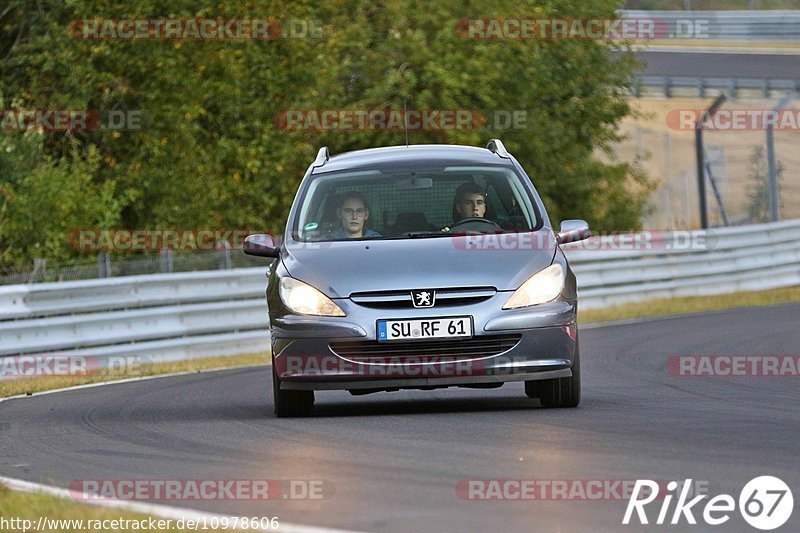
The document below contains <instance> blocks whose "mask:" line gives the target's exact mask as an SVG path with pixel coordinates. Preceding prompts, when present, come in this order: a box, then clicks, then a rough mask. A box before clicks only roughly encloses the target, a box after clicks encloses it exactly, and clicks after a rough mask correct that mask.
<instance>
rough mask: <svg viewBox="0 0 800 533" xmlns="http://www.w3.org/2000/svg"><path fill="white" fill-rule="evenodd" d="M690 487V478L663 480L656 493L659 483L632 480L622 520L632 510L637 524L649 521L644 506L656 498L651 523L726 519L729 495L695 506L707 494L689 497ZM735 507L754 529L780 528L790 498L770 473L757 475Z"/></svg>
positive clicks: (789, 511)
mask: <svg viewBox="0 0 800 533" xmlns="http://www.w3.org/2000/svg"><path fill="white" fill-rule="evenodd" d="M691 486H692V480H691V479H687V480H686V482H684V483H683V484H682V485H679V484H678V482H676V481H670V482H669V483H667V487H666V494H659V488H661V485H660V484H659V483H657V482H655V481H652V480H649V479H644V480H643V479H638V480H636V485H634V487H633V494H631V497H630V499H629V500H628V507H627V508H626V509H625V516H624V517H623V518H622V523H623V524H625V525H628V524H630V523H631V519H632V518H633V516H634V511H635V513H636V519H638V521H639V524H649V523H650V521H649V520H652V515H651V516H650V517H649V518H648V516H647V513H646V512H645V507H646V506H647V505H648V504H650V503H652V502H653V501H655V500H656V499H659V500H660V501H661V508H660V510H659V512H658V518H656V520H655V522H654V523H655V524H658V525H664V524H673V525H676V524H680V523H681V522H682V521H683V520H685V523H687V524H697V518H696V517H695V513H697V514H698V515H699V517H701V518H702V520H703V521H704V522H705V523H706V524H708V525H711V526H718V525H721V524H724V523H725V522H727V521H728V520H730V518H731V514H732V512H733V511H735V510H736V504H737V502H736V500H734V498H733V496H731V495H729V494H720V495H718V496H714V497H713V498H711V499H710V500H708V501H707V502H705V505H699V504H700V502H702V501H703V499H705V498H707V497H708V495H706V494H701V495H699V496H695V497H694V498H692V499H691V500H689V499H688V498H689V488H690V487H691ZM678 487H681V488H680V494H678V491H677V490H676V489H678ZM642 495H644V497H642ZM675 496H677V497H678V499H677V502H676V503H675V508H674V509H672V513H670V506H671V504H672V501H673V499H674V497H675ZM738 507H739V512H740V513H741V515H742V518H744V520H745V522H747V523H748V524H750V525H751V526H753V527H754V528H756V529H760V530H763V531H769V530H772V529H776V528H778V527H781V526H782V525H783V524H785V523H786V522H787V521H788V520H789V517H790V516H791V515H792V510H793V509H794V498H793V497H792V491H791V489H789V486H788V485H787V484H786V483H784V482H783V481H782V480H781V479H778V478H776V477H773V476H759V477H757V478H754V479H751V480H750V481H748V482H747V484H746V485H745V486H744V488H743V489H742V491H741V492H740V493H739V501H738ZM670 514H671V516H670ZM633 523H634V524H635V523H636V521H635V520H634V522H633Z"/></svg>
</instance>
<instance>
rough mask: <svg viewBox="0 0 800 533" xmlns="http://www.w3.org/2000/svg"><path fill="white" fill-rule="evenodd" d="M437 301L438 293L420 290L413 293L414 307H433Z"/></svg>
mask: <svg viewBox="0 0 800 533" xmlns="http://www.w3.org/2000/svg"><path fill="white" fill-rule="evenodd" d="M435 301H436V291H432V290H418V291H411V302H412V303H413V304H414V307H433V303H434V302H435Z"/></svg>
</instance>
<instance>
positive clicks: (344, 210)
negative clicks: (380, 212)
mask: <svg viewBox="0 0 800 533" xmlns="http://www.w3.org/2000/svg"><path fill="white" fill-rule="evenodd" d="M366 212H367V210H366V209H365V208H363V207H359V208H358V209H351V208H349V207H343V208H342V214H343V215H345V216H348V217H352V216H353V214H355V215H356V216H359V217H363V216H364V215H365V214H366Z"/></svg>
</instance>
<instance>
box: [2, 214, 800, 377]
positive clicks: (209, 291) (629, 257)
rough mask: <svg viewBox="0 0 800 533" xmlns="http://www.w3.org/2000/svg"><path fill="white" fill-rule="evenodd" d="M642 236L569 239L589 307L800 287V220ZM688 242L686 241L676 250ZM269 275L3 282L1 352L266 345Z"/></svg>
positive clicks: (161, 351)
mask: <svg viewBox="0 0 800 533" xmlns="http://www.w3.org/2000/svg"><path fill="white" fill-rule="evenodd" d="M638 236H639V241H641V242H649V244H648V245H647V246H635V247H634V248H639V249H630V250H620V249H607V248H608V246H603V245H602V238H593V239H590V240H589V241H583V242H582V243H576V244H573V245H567V246H565V247H564V249H565V253H566V254H567V256H568V258H569V260H570V263H571V265H572V267H573V269H574V270H575V273H576V276H577V279H578V293H579V297H580V306H581V308H584V309H586V308H597V307H603V306H608V305H615V304H620V303H625V302H633V301H641V300H646V299H650V298H659V297H674V296H687V295H703V294H719V293H725V292H730V291H737V290H750V289H764V288H774V287H786V286H791V285H800V220H794V221H784V222H776V223H771V224H759V225H752V226H740V227H731V228H721V229H713V230H709V231H707V232H700V231H698V232H676V233H663V234H660V233H659V234H657V235H656V237H657V238H655V239H653V234H639V235H638ZM687 239H688V240H687ZM615 240H616V242H622V241H625V239H621V238H615ZM598 241H599V242H598ZM679 241H683V242H684V244H685V243H687V242H688V243H689V245H683V246H676V243H678V242H679ZM626 242H636V240H635V239H633V238H631V239H627V241H626ZM576 248H578V249H576ZM265 272H266V269H265V268H247V269H235V270H226V271H212V272H192V273H181V274H156V275H148V276H131V277H125V278H116V279H115V278H110V279H102V280H88V281H73V282H62V283H43V284H35V285H16V286H8V287H0V355H15V354H45V353H47V354H54V355H55V354H58V355H86V356H98V357H106V356H123V355H124V356H130V355H142V356H147V357H150V358H152V359H153V360H163V361H168V360H177V359H187V358H192V357H204V356H211V355H225V354H234V353H247V352H259V351H265V350H266V349H268V346H269V334H268V331H267V327H268V315H267V309H266V304H265V300H264V288H265V285H266V279H265V277H264V276H265Z"/></svg>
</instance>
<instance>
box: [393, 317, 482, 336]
mask: <svg viewBox="0 0 800 533" xmlns="http://www.w3.org/2000/svg"><path fill="white" fill-rule="evenodd" d="M458 337H472V317H471V316H456V317H446V318H422V319H413V320H378V340H379V341H397V340H408V339H412V340H414V339H444V338H458Z"/></svg>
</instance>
